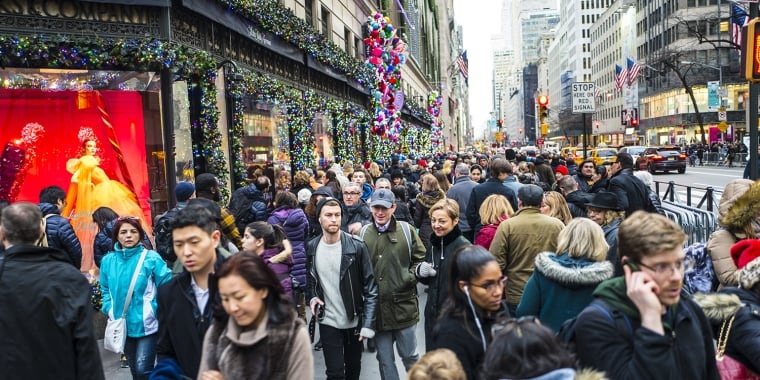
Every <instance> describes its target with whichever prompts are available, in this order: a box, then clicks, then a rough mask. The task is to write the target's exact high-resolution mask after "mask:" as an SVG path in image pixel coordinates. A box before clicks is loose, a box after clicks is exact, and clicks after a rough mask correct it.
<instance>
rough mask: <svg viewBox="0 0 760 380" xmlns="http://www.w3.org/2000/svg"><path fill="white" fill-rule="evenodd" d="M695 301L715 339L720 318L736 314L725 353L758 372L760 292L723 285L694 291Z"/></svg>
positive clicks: (759, 364)
mask: <svg viewBox="0 0 760 380" xmlns="http://www.w3.org/2000/svg"><path fill="white" fill-rule="evenodd" d="M694 302H696V303H697V304H698V305H699V306H700V307H701V308H702V311H704V312H705V315H706V316H707V319H709V320H710V323H711V324H712V327H713V336H715V337H716V339H717V337H718V336H719V334H720V329H721V326H722V325H723V321H725V320H728V319H730V318H731V316H732V315H736V317H735V318H734V322H733V323H732V325H731V330H730V331H729V334H728V344H727V345H726V352H725V354H726V355H728V356H730V357H731V358H733V359H736V360H738V361H739V362H741V363H742V364H744V365H745V366H746V367H747V368H748V369H750V370H751V371H753V372H755V373H760V295H758V294H757V293H753V292H752V291H749V290H746V289H741V288H735V287H725V288H723V289H721V290H720V292H718V293H709V294H695V295H694Z"/></svg>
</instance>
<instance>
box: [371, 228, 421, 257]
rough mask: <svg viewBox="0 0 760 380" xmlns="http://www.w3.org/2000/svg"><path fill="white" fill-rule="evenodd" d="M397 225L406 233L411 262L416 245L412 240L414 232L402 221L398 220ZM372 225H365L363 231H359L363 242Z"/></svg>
mask: <svg viewBox="0 0 760 380" xmlns="http://www.w3.org/2000/svg"><path fill="white" fill-rule="evenodd" d="M396 223H398V224H399V225H401V231H403V232H404V237H405V238H406V247H407V248H408V249H409V259H410V260H411V257H412V244H414V240H412V232H411V231H410V230H409V223H407V222H402V221H400V220H397V221H396ZM371 225H372V224H365V225H364V226H362V229H361V230H360V231H359V239H362V241H364V234H366V233H367V228H369V226H371Z"/></svg>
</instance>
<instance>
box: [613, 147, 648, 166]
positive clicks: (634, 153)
mask: <svg viewBox="0 0 760 380" xmlns="http://www.w3.org/2000/svg"><path fill="white" fill-rule="evenodd" d="M646 148H647V147H645V146H642V145H630V146H624V147H621V148H620V149H618V152H619V153H628V154H630V155H631V157H633V162H636V160H638V159H639V155H641V152H643V151H644V149H646ZM636 169H638V167H636Z"/></svg>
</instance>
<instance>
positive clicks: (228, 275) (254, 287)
mask: <svg viewBox="0 0 760 380" xmlns="http://www.w3.org/2000/svg"><path fill="white" fill-rule="evenodd" d="M215 278H216V281H215V282H216V289H217V290H218V293H219V297H220V299H221V302H222V308H223V309H224V313H221V312H217V313H216V314H215V317H214V322H213V324H212V325H211V327H210V328H209V330H208V331H207V332H206V337H205V339H204V340H203V353H202V358H201V364H200V370H199V371H198V373H199V374H200V375H199V377H198V378H199V379H203V380H218V379H247V380H258V379H261V380H264V379H266V380H269V379H272V380H277V379H313V378H314V358H313V356H312V353H311V347H310V343H309V333H308V332H307V331H306V326H305V325H304V323H303V321H302V320H301V319H300V318H298V317H297V316H296V313H295V311H294V308H293V304H292V303H291V301H290V300H289V299H288V297H286V296H285V293H284V292H283V289H282V285H280V281H279V280H278V279H277V276H276V275H275V273H274V272H273V271H272V270H271V269H269V267H268V266H267V264H266V263H265V262H264V260H262V258H261V257H259V256H256V255H254V254H251V253H249V252H242V253H239V254H237V255H233V256H231V257H230V258H229V259H227V260H225V261H224V263H223V264H222V266H221V268H219V270H218V271H217V272H216V274H215Z"/></svg>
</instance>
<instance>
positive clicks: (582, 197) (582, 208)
mask: <svg viewBox="0 0 760 380" xmlns="http://www.w3.org/2000/svg"><path fill="white" fill-rule="evenodd" d="M593 197H594V196H593V194H589V193H586V192H584V191H580V190H576V191H573V192H572V193H569V194H567V195H565V201H567V207H568V208H569V209H570V215H572V216H573V218H585V217H586V204H587V203H589V202H591V199H592V198H593Z"/></svg>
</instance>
